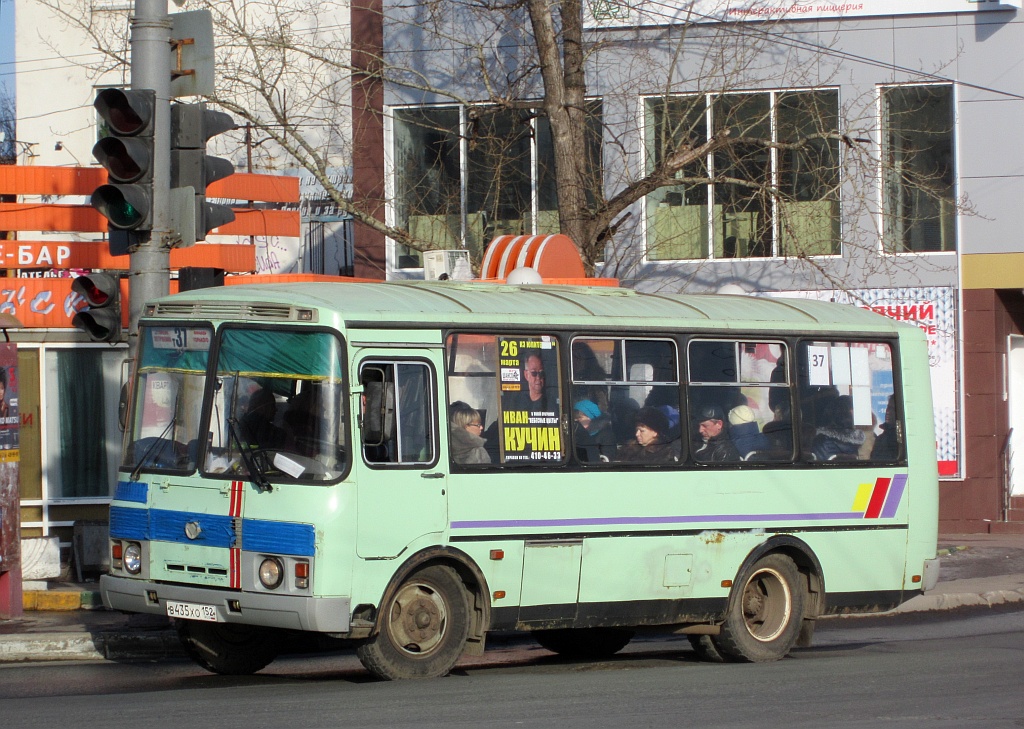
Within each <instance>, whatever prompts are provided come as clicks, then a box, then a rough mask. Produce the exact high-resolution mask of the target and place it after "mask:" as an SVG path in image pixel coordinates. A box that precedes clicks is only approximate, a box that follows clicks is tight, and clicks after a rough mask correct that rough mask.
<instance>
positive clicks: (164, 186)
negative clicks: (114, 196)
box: [128, 0, 173, 357]
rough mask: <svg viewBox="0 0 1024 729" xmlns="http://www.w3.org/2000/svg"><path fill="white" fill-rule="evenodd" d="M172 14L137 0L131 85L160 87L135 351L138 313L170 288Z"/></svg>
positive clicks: (139, 267)
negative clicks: (150, 200)
mask: <svg viewBox="0 0 1024 729" xmlns="http://www.w3.org/2000/svg"><path fill="white" fill-rule="evenodd" d="M170 44H171V20H170V18H169V16H168V15H167V0H135V15H134V16H133V17H132V22H131V51H132V82H131V87H132V89H133V90H134V89H152V90H154V91H155V92H156V104H155V109H154V114H155V116H154V123H155V126H154V131H153V135H154V139H153V199H152V215H153V225H152V232H151V233H150V235H149V236H148V237H147V236H145V235H143V236H141V238H142V239H141V240H138V241H137V243H138V245H137V246H136V247H135V249H134V251H132V253H131V256H130V265H129V275H130V278H129V287H130V289H129V290H130V296H129V315H128V320H129V328H128V352H129V355H130V357H134V355H135V351H136V349H137V348H138V341H139V318H140V317H141V315H142V309H143V305H144V304H145V303H146V302H147V301H152V300H153V299H156V298H159V297H161V296H166V295H167V294H168V293H170V276H169V272H170V268H171V266H170V262H171V239H172V233H173V231H172V229H171V206H170V188H171V151H170V150H171V106H170V102H171V75H170V72H169V58H170V53H171V45H170Z"/></svg>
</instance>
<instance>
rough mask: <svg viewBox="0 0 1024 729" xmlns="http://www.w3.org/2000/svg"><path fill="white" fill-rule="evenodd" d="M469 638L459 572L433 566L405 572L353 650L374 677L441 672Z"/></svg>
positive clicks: (466, 605) (452, 662) (424, 675)
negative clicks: (368, 633)
mask: <svg viewBox="0 0 1024 729" xmlns="http://www.w3.org/2000/svg"><path fill="white" fill-rule="evenodd" d="M468 637H469V599H468V597H467V594H466V590H465V588H464V587H463V585H462V581H461V580H460V579H459V576H458V575H457V574H456V573H455V571H454V570H452V569H451V568H449V567H444V566H439V565H435V566H433V567H427V568H426V569H423V570H420V571H419V572H416V573H414V574H412V575H410V576H409V577H408V578H407V579H406V580H405V582H403V583H402V584H401V585H400V586H399V588H398V589H397V590H395V592H394V594H392V595H391V597H390V598H389V599H388V602H387V604H385V605H384V606H382V607H381V611H380V623H379V625H378V626H377V633H376V634H375V635H374V636H373V637H371V638H370V639H368V640H367V641H366V642H364V643H362V644H361V645H360V646H359V647H358V648H356V655H358V656H359V660H360V661H361V662H362V664H363V666H364V667H365V668H366V670H368V671H369V672H370V673H372V674H373V675H374V676H376V677H377V678H381V679H384V680H386V681H393V680H396V679H402V678H437V677H438V676H444V675H446V674H447V673H448V672H449V671H450V670H451V669H452V667H453V666H454V665H455V663H456V661H458V660H459V656H461V655H462V651H463V650H464V649H465V645H466V639H467V638H468Z"/></svg>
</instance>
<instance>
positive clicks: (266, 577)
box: [260, 557, 284, 590]
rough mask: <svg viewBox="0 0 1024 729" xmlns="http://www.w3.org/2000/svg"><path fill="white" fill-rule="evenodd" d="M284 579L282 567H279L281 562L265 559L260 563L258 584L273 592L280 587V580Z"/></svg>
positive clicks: (270, 558)
mask: <svg viewBox="0 0 1024 729" xmlns="http://www.w3.org/2000/svg"><path fill="white" fill-rule="evenodd" d="M283 579H284V567H283V566H282V565H281V560H279V559H277V558H275V557H267V558H266V559H265V560H263V561H262V562H260V582H261V583H262V584H263V586H264V587H265V588H267V589H268V590H274V589H277V588H278V587H280V585H281V580H283Z"/></svg>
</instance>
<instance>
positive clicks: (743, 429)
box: [729, 405, 771, 460]
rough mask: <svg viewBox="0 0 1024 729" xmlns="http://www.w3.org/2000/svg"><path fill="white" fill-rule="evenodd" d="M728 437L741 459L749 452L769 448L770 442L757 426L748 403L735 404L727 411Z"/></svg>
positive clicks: (758, 451)
mask: <svg viewBox="0 0 1024 729" xmlns="http://www.w3.org/2000/svg"><path fill="white" fill-rule="evenodd" d="M729 437H730V438H731V439H732V442H733V444H734V445H735V446H736V451H737V452H738V453H739V455H740V457H741V458H742V459H743V460H747V457H748V456H750V454H751V453H755V452H757V453H761V452H763V451H767V450H768V449H769V448H770V445H771V444H770V442H769V440H768V438H767V436H765V435H764V434H763V433H762V432H761V431H760V430H759V429H758V427H757V420H756V418H755V417H754V411H753V410H751V408H750V406H749V405H737V406H736V407H734V408H733V409H732V410H730V411H729Z"/></svg>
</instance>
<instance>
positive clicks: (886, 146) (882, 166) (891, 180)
mask: <svg viewBox="0 0 1024 729" xmlns="http://www.w3.org/2000/svg"><path fill="white" fill-rule="evenodd" d="M877 88H878V102H877V103H878V109H877V113H878V130H879V132H878V134H879V140H878V146H879V157H878V159H879V168H878V195H879V207H878V209H879V223H880V227H881V231H882V235H881V236H880V239H879V252H880V254H881V255H883V256H915V255H939V254H945V255H949V254H953V255H956V254H957V252H958V251H959V249H960V234H959V215H958V212H957V206H958V203H957V201H958V199H959V187H960V170H959V167H960V165H959V159H958V157H959V155H958V150H957V139H958V134H957V131H958V119H957V89H956V84H953V83H914V84H909V83H908V84H880V85H879V86H878V87H877ZM935 88H943V89H946V90H947V91H948V95H949V131H948V137H949V139H948V154H949V160H948V161H949V169H950V176H951V181H950V183H949V193H950V194H949V203H948V204H949V205H950V206H951V210H950V211H948V212H947V213H943V211H942V204H943V201H944V200H945V198H943V197H938V198H936V199H938V201H939V216H938V228H939V248H936V249H928V248H921V249H918V250H915V249H913V248H908V247H907V246H906V245H905V243H904V240H903V239H904V237H905V236H906V235H907V232H906V231H907V229H908V228H909V229H913V230H917V229H918V228H919V227H920V226H921V225H922V224H923V223H924V222H925V219H921V220H918V221H916V222H914V221H913V220H912V221H911V223H910V225H909V226H906V225H901V226H900V230H899V231H898V232H896V233H894V232H893V229H894V227H895V221H896V215H897V214H896V213H894V212H892V208H893V207H894V205H895V203H894V202H893V199H892V198H893V194H892V192H891V188H890V186H891V185H897V186H898V187H899V189H900V190H901V191H902V190H904V189H905V188H906V187H907V186H906V184H905V183H901V182H900V181H899V179H900V178H901V175H900V174H897V173H896V172H895V171H894V169H893V166H894V165H893V164H892V163H890V162H889V158H890V153H891V151H892V147H891V134H890V129H892V127H891V126H890V125H889V123H888V118H889V114H890V112H889V110H888V105H887V95H889V94H897V93H900V92H901V91H905V90H914V91H917V92H920V91H922V90H925V89H935ZM938 134H940V133H939V132H936V133H935V135H936V136H937V135H938ZM915 190H916V191H918V192H920V191H921V190H920V189H919V188H909V192H910V193H913V192H915ZM902 197H903V196H902V195H901V199H902ZM945 215H950V216H951V218H952V219H951V220H950V221H949V223H948V225H949V235H951V236H952V239H953V241H952V246H951V247H947V248H945V249H944V248H943V247H942V239H943V238H944V237H945V235H946V233H945V232H944V231H943V228H944V226H945V225H946V223H945V222H944V218H945ZM903 217H904V216H903V215H902V214H900V215H899V218H900V219H902V218H903ZM893 236H899V238H900V241H899V243H900V244H899V245H898V246H896V245H894V244H893V242H892V241H893Z"/></svg>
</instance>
